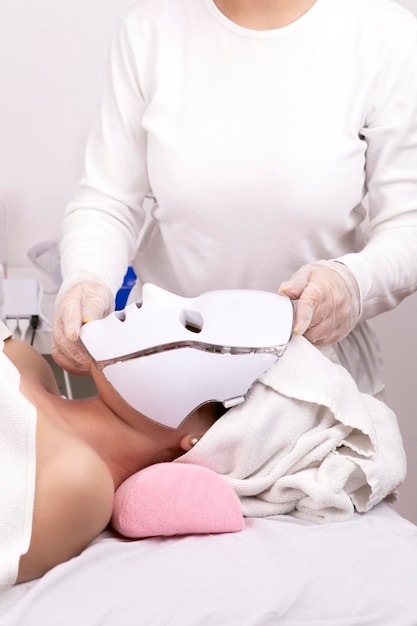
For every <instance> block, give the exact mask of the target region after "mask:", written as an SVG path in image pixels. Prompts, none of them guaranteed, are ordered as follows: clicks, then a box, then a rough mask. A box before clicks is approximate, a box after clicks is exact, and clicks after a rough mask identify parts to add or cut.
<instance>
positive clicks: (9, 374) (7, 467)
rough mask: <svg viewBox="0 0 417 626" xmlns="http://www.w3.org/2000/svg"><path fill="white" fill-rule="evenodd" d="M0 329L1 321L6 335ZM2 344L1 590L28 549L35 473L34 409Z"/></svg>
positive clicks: (6, 584) (11, 580) (0, 457)
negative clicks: (23, 394) (21, 391)
mask: <svg viewBox="0 0 417 626" xmlns="http://www.w3.org/2000/svg"><path fill="white" fill-rule="evenodd" d="M2 330H3V331H4V325H3V324H2V323H1V322H0V337H4V338H6V336H7V333H6V331H4V332H2ZM9 334H10V333H9ZM3 347H4V342H3V341H2V339H1V338H0V590H1V589H3V588H4V587H7V586H8V585H12V584H13V583H14V582H15V580H16V576H17V571H18V565H19V558H20V556H21V555H22V554H24V553H25V552H27V550H28V548H29V543H30V537H31V531H32V515H33V501H34V491H35V474H36V410H35V408H34V406H33V405H32V404H30V403H29V402H28V401H27V400H26V399H25V398H24V397H23V396H22V394H21V393H20V392H19V384H20V374H19V372H18V370H17V369H16V368H15V366H14V365H13V364H12V363H11V361H10V360H9V359H8V358H7V357H6V355H5V354H4V353H3Z"/></svg>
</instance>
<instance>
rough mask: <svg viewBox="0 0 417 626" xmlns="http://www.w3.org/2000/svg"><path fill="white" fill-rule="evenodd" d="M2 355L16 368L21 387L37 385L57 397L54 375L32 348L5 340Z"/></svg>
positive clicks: (18, 342) (25, 344)
mask: <svg viewBox="0 0 417 626" xmlns="http://www.w3.org/2000/svg"><path fill="white" fill-rule="evenodd" d="M4 354H5V355H6V356H7V357H8V358H9V359H10V361H11V362H12V363H13V364H14V365H15V366H16V367H17V369H18V370H19V372H20V376H21V386H22V387H24V386H26V385H38V386H41V387H43V388H44V389H45V390H46V391H48V392H49V393H51V394H56V395H59V388H58V385H57V383H56V380H55V376H54V373H53V371H52V368H51V367H50V365H49V363H48V362H47V360H46V359H45V358H44V357H43V356H42V355H40V354H39V353H38V352H37V351H36V350H35V349H34V348H33V347H32V346H30V345H29V344H28V343H26V342H24V341H20V340H17V339H7V340H6V341H5V343H4Z"/></svg>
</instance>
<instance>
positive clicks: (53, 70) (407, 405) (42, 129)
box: [0, 0, 417, 523]
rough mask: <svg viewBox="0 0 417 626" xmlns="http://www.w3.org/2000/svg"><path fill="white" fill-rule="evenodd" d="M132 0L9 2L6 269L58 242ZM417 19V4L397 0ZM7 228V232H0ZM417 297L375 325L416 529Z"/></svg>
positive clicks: (404, 491)
mask: <svg viewBox="0 0 417 626" xmlns="http://www.w3.org/2000/svg"><path fill="white" fill-rule="evenodd" d="M131 1H132V0H2V2H1V5H2V6H1V20H0V59H1V65H0V67H1V71H0V113H1V115H0V199H2V200H3V202H4V204H5V206H6V210H7V216H8V225H7V231H8V233H7V234H8V261H9V264H10V265H13V266H26V265H27V264H28V261H27V259H26V252H27V250H28V249H29V248H30V247H31V246H33V245H34V244H36V243H38V242H40V241H43V240H45V239H48V238H54V237H57V236H58V235H59V229H60V223H61V219H62V214H63V210H64V207H65V205H66V203H67V201H68V198H69V197H70V195H71V192H72V189H73V186H74V184H75V183H76V181H77V180H78V179H79V177H80V175H81V171H82V154H83V148H84V142H85V138H86V133H87V130H88V128H89V126H90V123H91V120H92V117H93V115H94V112H95V108H96V105H97V102H98V97H99V92H100V85H101V80H102V75H103V68H104V63H105V59H106V55H107V50H108V44H109V40H110V36H111V33H112V30H113V27H114V24H115V21H116V18H117V15H118V14H119V13H120V12H121V11H122V10H123V9H124V8H125V7H127V6H128V5H129V4H131ZM398 1H399V2H400V3H401V4H403V5H404V6H405V7H406V8H408V9H409V10H411V11H412V12H414V13H415V14H416V15H417V0H398ZM0 228H1V226H0ZM416 322H417V295H415V296H413V297H411V298H410V299H409V300H407V301H406V302H404V303H403V304H402V305H401V306H400V307H399V308H398V309H397V310H396V311H393V312H390V313H387V314H385V315H383V316H381V317H380V318H379V319H377V320H375V327H376V328H377V330H378V332H379V335H380V337H381V342H382V349H383V354H384V357H385V362H386V381H387V402H388V404H390V405H391V407H392V408H393V409H394V410H395V411H396V413H397V415H398V418H399V421H400V425H401V429H402V432H403V435H404V440H405V445H406V449H407V453H408V464H409V474H408V477H407V480H406V482H405V483H404V485H403V487H402V488H401V490H400V501H399V503H398V505H397V508H398V510H399V511H400V512H401V513H402V514H404V515H405V516H406V517H408V518H409V519H411V520H412V521H414V522H416V523H417V498H416V488H415V486H414V485H416V484H417V417H416V416H415V415H414V412H415V409H414V406H415V404H416V400H415V398H414V389H415V388H416V386H417V331H416Z"/></svg>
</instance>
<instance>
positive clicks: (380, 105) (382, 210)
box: [338, 28, 417, 319]
mask: <svg viewBox="0 0 417 626" xmlns="http://www.w3.org/2000/svg"><path fill="white" fill-rule="evenodd" d="M407 34H408V33H407ZM408 39H412V38H411V37H409V38H408ZM404 48H406V49H405V50H404ZM402 50H403V51H402V52H401V53H399V52H398V50H396V52H397V54H396V55H395V64H392V67H391V69H390V71H389V72H388V73H385V75H384V77H383V78H381V76H378V80H377V81H376V86H377V88H376V89H375V93H374V95H373V102H374V106H373V107H372V108H371V110H370V111H369V114H368V119H367V120H366V121H365V125H364V127H363V131H362V134H363V137H364V139H365V141H366V142H367V153H366V177H367V190H368V198H367V199H368V202H369V222H368V225H367V228H366V240H367V243H366V246H365V247H364V249H363V250H362V251H361V252H358V253H352V254H346V255H344V256H342V257H340V258H339V259H338V260H340V261H342V262H343V263H345V264H346V265H347V266H348V267H349V268H350V269H351V270H352V272H353V273H354V274H355V276H356V279H357V281H358V284H359V288H360V292H361V300H362V318H361V319H368V318H371V317H373V316H375V315H377V314H379V313H382V312H384V311H387V310H389V309H392V308H394V307H395V306H396V305H397V304H399V302H401V300H403V298H405V297H406V296H408V295H410V294H411V293H413V292H414V291H415V290H416V288H417V28H415V29H414V37H413V40H412V41H409V42H408V44H407V45H406V46H402Z"/></svg>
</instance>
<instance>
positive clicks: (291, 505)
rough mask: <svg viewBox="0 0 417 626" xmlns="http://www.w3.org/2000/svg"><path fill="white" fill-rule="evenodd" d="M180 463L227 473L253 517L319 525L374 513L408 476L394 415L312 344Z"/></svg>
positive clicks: (298, 342) (283, 361)
mask: <svg viewBox="0 0 417 626" xmlns="http://www.w3.org/2000/svg"><path fill="white" fill-rule="evenodd" d="M176 462H180V463H196V464H200V465H204V466H205V467H208V468H210V469H212V470H214V471H216V472H217V473H219V474H221V475H223V477H224V478H225V480H226V481H227V482H228V483H229V485H230V486H231V487H232V488H233V490H234V491H235V492H236V494H237V495H238V497H239V499H240V502H241V506H242V511H243V514H244V515H246V516H252V517H262V516H266V515H276V514H282V513H293V514H294V515H297V516H298V517H302V518H305V519H308V520H315V521H333V520H342V519H346V518H348V517H350V516H351V515H352V514H353V512H354V510H355V509H356V510H357V511H359V512H364V511H367V510H369V509H370V508H371V507H372V506H374V505H375V504H377V503H378V502H380V501H381V500H383V499H384V498H386V497H387V496H388V495H390V494H392V493H393V492H394V491H395V489H396V488H397V487H398V485H399V484H400V483H401V482H402V480H403V479H404V477H405V472H406V461H405V453H404V448H403V444H402V439H401V435H400V431H399V428H398V424H397V420H396V417H395V415H394V413H393V412H392V411H391V410H390V409H389V408H388V407H387V406H386V405H385V404H384V403H383V402H381V401H379V400H376V399H375V398H374V397H372V396H370V395H367V394H363V393H361V392H360V391H359V390H358V388H357V386H356V383H355V382H354V380H353V379H352V377H351V376H350V374H349V373H348V372H347V370H345V369H344V368H343V367H342V366H340V365H337V364H335V363H333V362H332V361H331V360H329V359H328V358H327V357H326V356H324V354H322V353H321V352H320V351H319V350H318V349H317V348H315V347H314V346H313V345H312V344H310V343H309V342H308V341H307V340H306V339H304V338H303V337H294V338H293V339H292V340H291V342H290V344H289V346H288V347H287V350H286V352H285V353H284V355H283V356H282V357H281V358H280V359H279V360H278V361H277V363H276V364H275V365H274V366H273V367H272V368H271V369H270V370H268V371H267V372H266V373H265V374H263V375H262V376H261V377H260V379H259V380H258V381H257V382H256V383H255V384H254V385H253V386H252V389H251V390H250V392H249V393H248V395H247V398H246V400H245V402H244V403H243V404H241V405H238V406H236V407H234V408H233V409H230V410H229V412H228V413H227V414H226V415H225V416H223V417H222V418H221V419H220V420H218V421H217V422H216V423H215V424H214V425H213V426H212V428H211V429H210V430H209V431H208V432H207V433H206V434H205V435H204V437H202V439H201V440H200V441H199V443H198V444H197V445H196V446H195V447H194V448H193V449H192V450H190V451H189V452H187V454H185V455H184V456H182V457H180V458H179V459H177V461H176Z"/></svg>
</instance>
